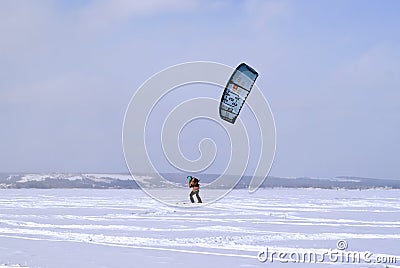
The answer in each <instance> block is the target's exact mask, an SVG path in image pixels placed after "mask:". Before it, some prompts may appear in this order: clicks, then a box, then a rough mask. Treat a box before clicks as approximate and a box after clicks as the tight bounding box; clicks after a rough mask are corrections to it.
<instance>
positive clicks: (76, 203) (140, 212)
mask: <svg viewBox="0 0 400 268" xmlns="http://www.w3.org/2000/svg"><path fill="white" fill-rule="evenodd" d="M166 191H172V190H166ZM1 192H2V195H1V196H0V242H1V240H2V239H5V238H16V239H18V241H21V243H24V241H25V240H31V241H53V242H61V241H62V242H71V243H81V244H97V245H104V246H107V247H121V248H132V249H135V248H136V249H137V248H140V249H146V250H148V251H150V252H152V251H171V252H180V253H187V254H188V253H193V254H202V255H214V256H221V257H237V258H248V259H254V260H252V263H253V264H254V265H257V263H258V264H260V263H259V262H258V260H257V254H258V252H259V251H260V250H262V249H264V248H265V247H268V248H269V249H270V250H275V251H279V252H288V253H289V252H298V253H299V252H309V251H310V250H312V251H313V252H320V253H321V252H324V251H326V249H335V248H336V242H337V241H338V240H341V239H344V240H346V241H347V242H348V244H349V250H352V251H360V252H365V251H369V252H373V253H374V256H375V258H376V256H386V257H394V258H396V259H397V263H398V265H400V254H399V253H400V252H399V251H400V232H399V230H400V201H399V200H398V196H399V194H400V191H397V190H366V191H355V190H352V191H345V190H341V191H336V190H321V189H306V190H304V189H302V190H296V189H268V190H267V189H266V190H259V191H258V192H257V193H255V194H252V195H250V194H248V192H247V191H245V190H236V191H234V192H233V193H231V194H229V195H228V196H226V197H225V198H224V199H222V200H220V201H219V202H217V203H214V204H210V205H208V206H205V207H190V206H188V207H187V208H176V207H168V206H166V205H162V204H160V203H158V202H157V201H155V200H152V199H151V198H149V197H147V196H146V195H145V194H143V193H142V192H141V191H140V190H61V189H54V190H26V189H25V190H2V191H1ZM171 194H173V193H171ZM183 198H185V197H183ZM378 245H379V246H378ZM382 245H383V247H382ZM149 254H151V253H149ZM0 261H1V262H3V263H4V262H6V261H7V260H3V259H1V256H0ZM22 261H25V262H27V261H28V260H26V259H25V260H21V263H23V262H22ZM326 263H329V264H332V265H337V266H341V265H346V264H344V263H334V262H326ZM2 265H3V266H1V263H0V267H25V266H12V265H10V266H7V265H6V264H2ZM368 265H369V266H360V267H385V266H382V264H374V263H370V264H368ZM395 265H396V264H388V267H398V266H395Z"/></svg>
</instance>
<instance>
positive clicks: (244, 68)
mask: <svg viewBox="0 0 400 268" xmlns="http://www.w3.org/2000/svg"><path fill="white" fill-rule="evenodd" d="M257 77H258V73H257V72H256V71H255V70H254V69H253V68H251V67H250V66H248V65H247V64H246V63H241V64H239V66H238V67H237V68H236V69H235V71H234V72H233V74H232V76H231V78H230V79H229V81H228V83H227V84H226V87H225V90H224V93H223V94H222V97H221V103H220V105H219V115H220V117H221V118H222V119H224V120H225V121H228V122H229V123H232V124H234V123H235V121H236V118H237V117H238V116H239V113H240V110H241V109H242V107H243V105H244V103H245V101H246V98H247V96H248V95H249V93H250V91H251V89H252V87H253V85H254V82H255V81H256V79H257Z"/></svg>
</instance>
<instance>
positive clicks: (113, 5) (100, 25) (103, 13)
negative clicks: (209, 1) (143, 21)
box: [79, 0, 197, 29]
mask: <svg viewBox="0 0 400 268" xmlns="http://www.w3.org/2000/svg"><path fill="white" fill-rule="evenodd" d="M196 6H197V1H195V0H172V1H164V0H146V1H130V0H115V1H107V0H103V1H92V2H90V3H89V4H88V5H87V6H86V7H85V8H84V9H82V11H81V12H80V14H79V17H80V23H81V25H82V26H84V27H88V28H89V29H104V28H107V27H110V26H113V25H115V24H118V23H120V22H123V21H125V20H127V19H130V18H135V17H138V16H150V15H155V14H159V13H166V12H175V11H176V12H183V11H191V10H194V8H195V7H196Z"/></svg>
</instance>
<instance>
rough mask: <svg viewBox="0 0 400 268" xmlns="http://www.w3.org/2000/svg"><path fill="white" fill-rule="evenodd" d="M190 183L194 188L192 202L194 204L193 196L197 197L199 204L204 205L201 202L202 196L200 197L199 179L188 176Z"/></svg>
mask: <svg viewBox="0 0 400 268" xmlns="http://www.w3.org/2000/svg"><path fill="white" fill-rule="evenodd" d="M187 179H188V181H189V187H190V188H192V191H191V192H190V195H189V197H190V202H192V203H194V198H193V195H196V197H197V202H198V203H203V202H202V201H201V198H200V195H199V191H200V184H199V181H200V180H199V179H198V178H195V177H192V176H188V177H187Z"/></svg>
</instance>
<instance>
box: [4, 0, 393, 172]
mask: <svg viewBox="0 0 400 268" xmlns="http://www.w3.org/2000/svg"><path fill="white" fill-rule="evenodd" d="M399 10H400V2H399V1H395V0H393V1H354V0H346V1H345V0H343V1H302V0H296V1H196V0H192V1H190V0H189V1H183V0H182V1H181V0H174V1H161V0H160V1H157V0H147V1H122V0H118V1H101V0H99V1H84V2H82V1H41V0H38V1H21V0H9V1H6V0H5V1H1V2H0V34H1V37H0V38H1V42H0V122H1V126H2V131H1V132H0V171H3V172H9V171H25V172H52V171H54V172H58V171H71V172H73V171H91V172H126V171H127V168H126V166H125V161H124V158H123V153H122V145H121V128H122V121H123V116H124V112H125V109H126V107H127V105H128V102H129V99H130V98H131V96H132V95H133V93H134V92H135V90H136V89H137V88H138V87H139V85H140V84H141V83H143V82H144V81H145V80H146V79H147V78H149V77H150V76H151V75H153V74H154V73H156V72H158V71H160V70H162V69H164V68H166V67H168V66H171V65H174V64H178V63H181V62H186V61H193V60H210V61H215V62H220V63H224V64H227V65H230V66H236V65H237V64H239V63H240V62H242V61H245V62H247V63H248V64H250V65H251V66H252V67H254V68H255V69H256V70H257V71H258V72H259V73H260V77H259V79H258V80H257V84H258V86H259V87H260V88H261V89H262V90H263V92H264V94H265V96H266V97H267V99H268V101H269V103H270V105H271V108H272V111H273V113H274V117H275V121H276V127H277V154H276V159H275V163H274V165H273V168H272V170H271V175H276V176H320V177H324V176H337V175H353V176H365V177H384V178H400V175H399V171H398V163H399V157H398V154H399V151H400V142H399V136H400V27H399V25H400V17H399V16H398V13H399ZM200 134H201V133H200ZM200 136H201V135H200ZM187 144H188V145H187V146H189V147H187V148H184V150H187V151H190V146H191V145H190V143H187ZM160 161H161V160H160ZM222 162H223V161H222Z"/></svg>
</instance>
